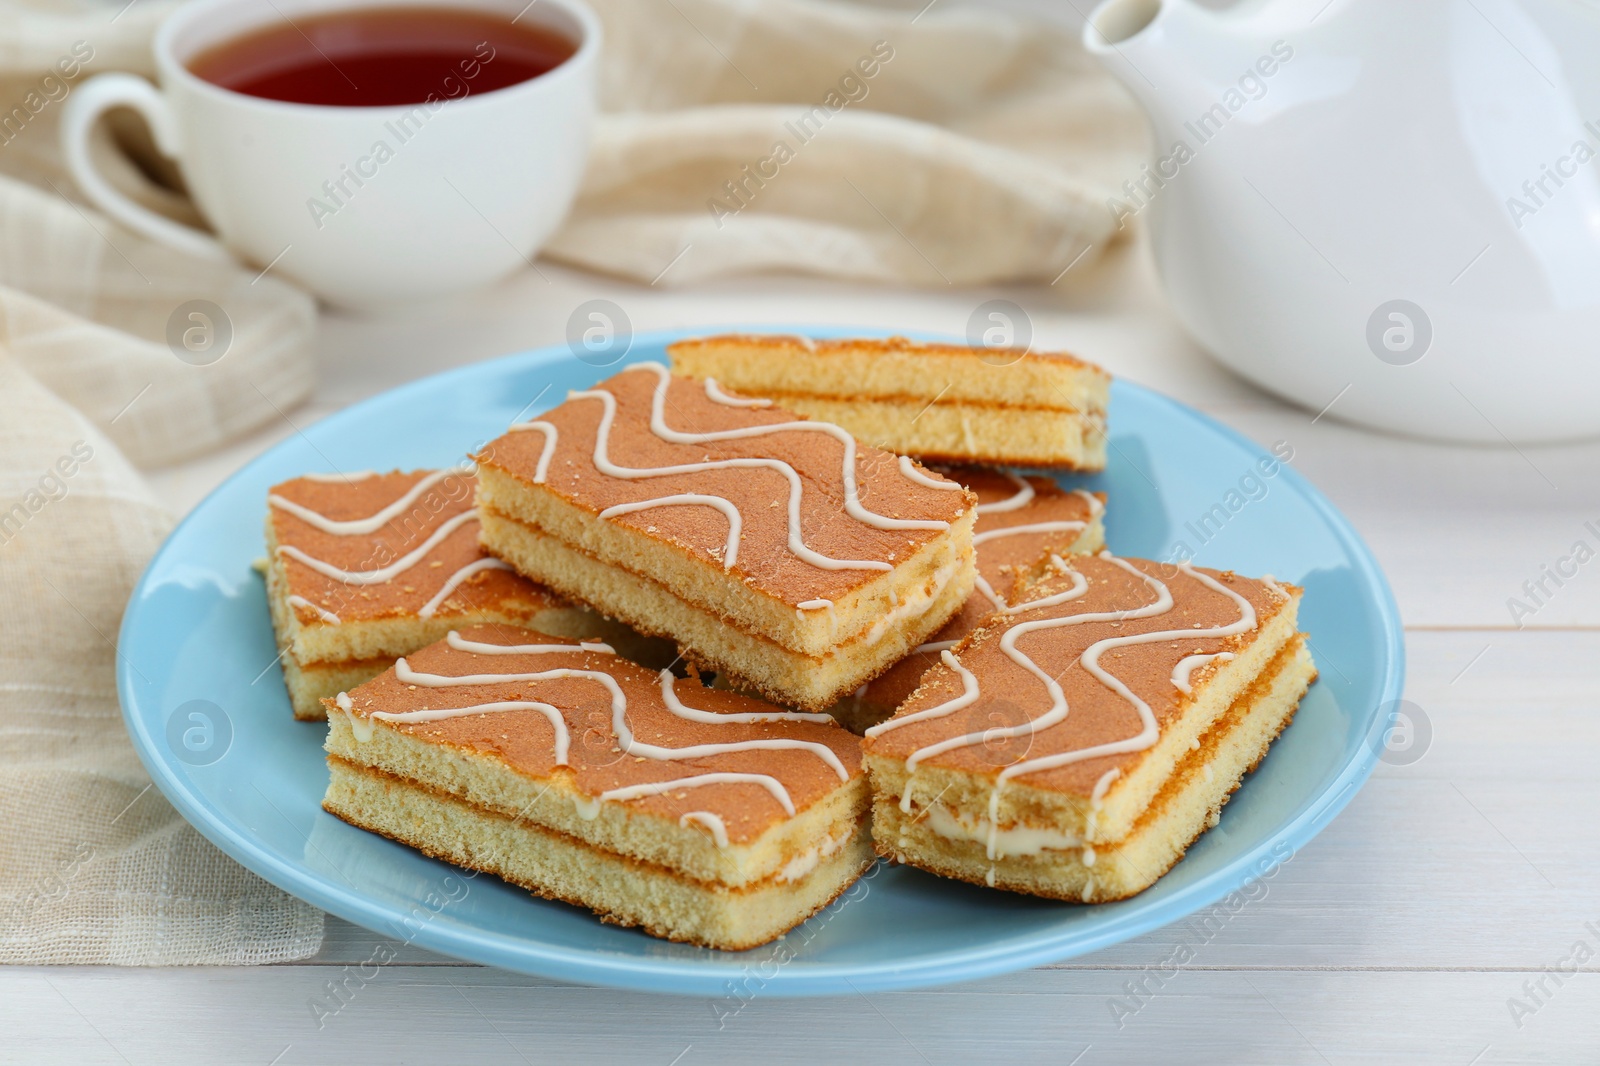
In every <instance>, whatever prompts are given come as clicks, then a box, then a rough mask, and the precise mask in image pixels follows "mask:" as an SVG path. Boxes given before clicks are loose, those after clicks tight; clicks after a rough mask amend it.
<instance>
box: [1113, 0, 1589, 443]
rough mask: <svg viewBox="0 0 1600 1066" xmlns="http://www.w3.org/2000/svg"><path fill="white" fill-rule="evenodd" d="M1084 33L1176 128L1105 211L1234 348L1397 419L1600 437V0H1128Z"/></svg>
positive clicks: (1222, 347) (1450, 431) (1379, 416)
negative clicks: (1142, 227) (1136, 229)
mask: <svg viewBox="0 0 1600 1066" xmlns="http://www.w3.org/2000/svg"><path fill="white" fill-rule="evenodd" d="M1084 43H1085V46H1086V47H1087V48H1088V49H1089V51H1090V52H1091V53H1093V54H1094V55H1096V56H1097V57H1099V59H1100V60H1101V62H1102V63H1103V64H1104V65H1105V66H1106V67H1107V69H1109V70H1110V71H1111V72H1112V73H1114V74H1115V75H1116V76H1117V77H1118V78H1120V79H1121V81H1122V82H1123V84H1124V85H1126V86H1127V88H1128V89H1129V90H1130V91H1131V92H1132V93H1133V95H1134V96H1135V97H1137V98H1138V100H1139V101H1140V102H1141V103H1142V104H1143V105H1144V107H1145V108H1146V110H1147V111H1148V112H1149V115H1150V120H1151V125H1152V129H1153V132H1154V141H1155V158H1154V159H1152V160H1151V162H1150V163H1149V165H1148V166H1146V167H1145V168H1144V169H1143V170H1142V171H1141V172H1140V173H1138V174H1136V175H1130V176H1129V181H1128V183H1127V184H1126V185H1125V186H1124V187H1123V195H1122V196H1120V197H1119V198H1117V199H1114V200H1113V201H1112V202H1111V203H1109V204H1108V205H1107V209H1108V210H1109V211H1111V212H1112V213H1113V214H1115V215H1117V216H1119V217H1123V218H1127V217H1129V216H1138V217H1140V218H1141V219H1143V220H1145V221H1147V222H1148V224H1149V228H1150V233H1151V237H1152V241H1153V244H1154V248H1155V254H1156V260H1157V263H1158V265H1159V268H1160V271H1161V275H1162V278H1163V280H1164V282H1165V284H1166V287H1167V291H1168V294H1169V295H1170V297H1171V300H1172V304H1173V306H1174V308H1175V309H1176V311H1177V314H1178V316H1179V317H1180V318H1181V319H1182V321H1183V322H1184V324H1185V325H1186V326H1187V327H1188V329H1189V330H1190V332H1192V333H1193V334H1194V336H1195V338H1196V339H1197V340H1198V341H1199V342H1200V343H1201V344H1202V345H1203V346H1204V347H1205V348H1207V349H1208V350H1210V351H1211V352H1212V353H1213V354H1215V355H1216V357H1217V358H1218V359H1220V360H1222V361H1223V362H1224V363H1226V364H1227V365H1228V366H1230V367H1232V368H1234V369H1235V370H1237V371H1239V372H1240V373H1241V374H1244V375H1245V376H1247V377H1249V378H1251V379H1252V380H1254V381H1256V382H1258V383H1259V384H1261V385H1262V386H1264V387H1265V388H1267V389H1270V390H1271V391H1273V392H1275V393H1278V394H1280V395H1282V396H1285V397H1288V398H1291V399H1293V400H1296V401H1298V402H1300V403H1301V404H1304V405H1305V406H1307V407H1308V408H1310V409H1311V410H1313V411H1322V410H1326V411H1327V414H1328V416H1329V417H1337V418H1342V419H1345V420H1348V421H1352V422H1358V423H1361V424H1363V425H1367V426H1372V427H1375V428H1379V429H1384V430H1389V431H1392V432H1397V433H1406V434H1416V435H1421V436H1427V437H1437V438H1445V439H1451V440H1462V441H1485V442H1497V443H1498V442H1505V441H1518V442H1526V441H1541V440H1552V439H1559V438H1568V437H1578V436H1586V435H1593V434H1600V6H1597V5H1594V4H1585V3H1571V2H1564V0H1399V2H1397V0H1258V2H1247V3H1245V4H1242V5H1240V6H1239V7H1236V8H1233V9H1230V10H1227V11H1221V12H1218V11H1211V10H1207V9H1205V8H1201V7H1199V6H1197V5H1196V4H1195V3H1193V2H1192V0H1107V2H1105V3H1102V4H1101V5H1100V6H1099V7H1097V8H1096V9H1095V10H1094V12H1093V14H1091V15H1090V16H1089V20H1088V24H1087V25H1086V26H1085V28H1084Z"/></svg>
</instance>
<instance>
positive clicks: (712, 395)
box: [706, 378, 772, 407]
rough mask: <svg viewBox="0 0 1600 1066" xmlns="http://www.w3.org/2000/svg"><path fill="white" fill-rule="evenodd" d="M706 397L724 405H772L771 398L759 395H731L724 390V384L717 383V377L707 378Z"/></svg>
mask: <svg viewBox="0 0 1600 1066" xmlns="http://www.w3.org/2000/svg"><path fill="white" fill-rule="evenodd" d="M706 399H708V400H710V401H711V402H712V403H720V404H722V405H723V406H724V407H771V406H772V401H771V400H763V399H761V398H759V397H750V398H746V397H743V396H729V395H728V394H727V393H725V392H723V391H722V386H721V385H718V384H717V379H716V378H706Z"/></svg>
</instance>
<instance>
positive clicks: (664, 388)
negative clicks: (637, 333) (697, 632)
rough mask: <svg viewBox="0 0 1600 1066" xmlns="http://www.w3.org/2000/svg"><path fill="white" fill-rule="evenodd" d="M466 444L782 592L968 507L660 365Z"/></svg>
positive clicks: (907, 552) (840, 591) (532, 481)
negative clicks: (485, 441) (486, 440)
mask: <svg viewBox="0 0 1600 1066" xmlns="http://www.w3.org/2000/svg"><path fill="white" fill-rule="evenodd" d="M477 458H478V461H479V462H480V463H481V464H483V465H484V466H485V467H488V468H492V469H496V470H499V471H501V472H503V473H505V474H507V475H509V476H511V477H514V478H516V479H517V480H518V481H520V482H521V483H522V484H523V485H525V486H527V487H533V486H536V485H539V486H542V487H543V489H544V490H545V491H547V492H549V493H552V494H554V495H555V496H557V497H558V498H560V499H562V500H564V501H566V502H567V503H569V504H571V505H573V506H575V507H578V508H581V509H582V510H585V511H588V512H589V513H591V514H594V515H596V516H598V517H600V518H602V519H605V520H607V521H611V522H615V523H617V524H618V525H621V526H625V527H627V528H629V529H631V530H633V531H635V532H637V533H642V534H645V535H647V536H651V537H654V538H656V539H658V540H660V541H665V542H668V543H672V544H675V545H677V546H678V547H679V548H681V549H682V550H683V551H684V552H685V553H686V554H688V555H690V556H692V557H696V558H698V559H700V560H702V561H703V562H706V563H709V564H711V565H713V566H715V567H718V568H720V569H722V570H723V571H725V572H726V573H728V574H729V575H730V576H731V577H733V578H735V579H738V580H743V581H745V582H747V583H748V584H749V585H750V587H752V588H754V589H757V590H759V591H762V592H765V593H766V594H768V595H770V596H773V597H775V598H777V599H780V600H782V601H784V602H787V603H790V604H793V605H795V606H801V605H804V604H807V603H815V602H818V601H822V600H828V601H832V600H836V599H838V598H840V597H842V596H843V595H844V594H846V593H848V592H851V591H852V590H854V589H856V588H858V587H860V586H861V585H863V584H866V583H867V582H868V581H870V580H872V579H873V578H874V577H876V576H877V575H878V574H879V573H881V572H884V571H888V570H891V569H893V568H894V567H895V566H896V565H897V564H899V563H902V562H904V561H905V560H906V559H907V558H909V557H910V556H911V555H912V554H913V553H915V552H916V551H917V550H918V549H919V548H921V547H922V546H923V545H924V544H926V543H928V542H929V541H932V540H935V539H937V538H939V537H942V536H944V535H945V533H946V532H947V531H948V530H949V528H950V526H951V524H952V523H954V522H955V521H956V520H957V519H959V518H961V517H962V516H963V515H965V514H966V512H967V511H968V510H969V508H971V506H972V497H971V496H970V494H968V493H967V492H965V491H964V490H962V488H961V486H959V485H957V484H955V483H954V482H952V481H949V480H947V479H945V478H942V477H940V476H939V475H937V474H933V473H931V472H929V471H928V470H926V469H925V468H923V467H921V466H919V465H918V464H916V463H914V462H913V461H912V460H910V459H904V458H901V457H899V456H895V455H892V454H890V453H889V452H885V451H881V450H880V449H877V448H873V447H871V446H869V445H866V444H862V443H860V442H858V441H856V439H855V438H854V437H852V436H850V434H848V433H846V432H845V431H844V430H842V429H840V428H839V427H837V426H834V425H832V424H830V423H826V422H815V421H810V420H807V419H804V418H802V417H801V416H799V415H795V414H792V413H790V412H788V411H785V410H783V409H782V408H779V407H775V406H772V405H771V403H770V401H767V400H757V399H748V398H744V397H738V396H733V395H731V394H729V393H726V392H724V391H723V390H722V389H720V388H719V387H718V386H717V385H716V384H715V383H714V382H709V381H695V380H693V379H690V378H684V377H674V376H672V375H671V374H669V373H668V371H667V369H666V368H665V367H663V366H661V365H660V364H658V363H640V364H637V365H635V366H632V367H629V368H628V369H627V370H625V371H623V372H622V373H619V374H617V375H616V376H614V377H612V378H610V379H609V380H607V381H604V382H601V383H600V384H599V385H597V386H595V387H594V388H593V389H588V390H585V391H581V392H574V393H572V394H571V396H570V397H569V398H568V399H567V401H566V402H565V403H563V404H561V405H560V406H558V407H556V408H555V409H554V410H551V411H549V412H547V413H546V414H544V415H542V416H540V417H539V418H538V419H536V420H534V421H531V422H525V423H521V424H520V425H518V426H516V427H513V428H512V431H511V432H508V433H506V434H505V435H504V436H502V437H500V438H499V439H497V440H495V441H492V442H490V444H489V445H488V446H487V447H485V448H484V450H483V452H482V453H481V454H480V455H479V456H478V457H477Z"/></svg>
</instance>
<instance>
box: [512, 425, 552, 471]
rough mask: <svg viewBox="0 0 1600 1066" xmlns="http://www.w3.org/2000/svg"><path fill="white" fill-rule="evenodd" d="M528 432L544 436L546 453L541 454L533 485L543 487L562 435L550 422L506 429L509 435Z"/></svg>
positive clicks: (535, 469) (535, 468)
mask: <svg viewBox="0 0 1600 1066" xmlns="http://www.w3.org/2000/svg"><path fill="white" fill-rule="evenodd" d="M527 430H537V431H539V432H540V433H543V434H544V451H542V452H540V453H539V463H538V465H537V466H535V467H534V468H533V483H534V484H535V485H543V484H544V478H545V475H546V474H548V473H549V472H550V457H551V456H553V455H555V453H556V441H558V440H560V439H561V434H560V432H559V431H558V430H557V429H556V427H555V426H553V425H551V424H550V423H549V422H541V421H538V420H535V421H532V422H514V423H512V424H511V425H509V426H507V427H506V431H507V432H509V433H521V432H525V431H527Z"/></svg>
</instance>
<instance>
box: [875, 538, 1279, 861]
mask: <svg viewBox="0 0 1600 1066" xmlns="http://www.w3.org/2000/svg"><path fill="white" fill-rule="evenodd" d="M1101 558H1103V559H1105V560H1107V561H1108V562H1111V563H1114V564H1116V565H1117V566H1119V567H1121V568H1122V569H1124V570H1126V571H1127V572H1128V573H1130V574H1132V575H1133V576H1135V577H1137V578H1139V579H1140V580H1141V581H1143V582H1144V583H1145V585H1146V586H1147V587H1149V588H1150V589H1151V591H1152V592H1154V594H1155V600H1154V601H1153V602H1151V603H1148V604H1146V605H1144V606H1143V607H1137V608H1133V609H1131V610H1125V611H1095V612H1088V613H1085V614H1078V615H1068V616H1065V617H1060V618H1038V619H1030V620H1028V621H1025V622H1019V623H1017V624H1016V625H1014V626H1012V627H1011V628H1010V629H1008V630H1007V631H1006V633H1005V635H1004V636H1003V637H1001V639H1000V648H1001V650H1002V651H1003V652H1004V653H1005V654H1006V656H1007V657H1009V658H1010V659H1011V660H1012V661H1013V662H1015V663H1016V664H1017V665H1018V666H1020V667H1022V668H1023V669H1024V670H1027V671H1028V672H1029V673H1031V674H1033V675H1034V676H1035V677H1037V678H1038V679H1039V680H1040V682H1041V683H1042V684H1043V685H1044V686H1045V691H1046V692H1047V693H1048V694H1049V696H1050V708H1049V710H1047V711H1046V712H1045V713H1044V714H1042V715H1040V716H1039V717H1037V718H1033V719H1030V720H1029V721H1027V722H1025V723H1023V724H1022V725H1018V726H1009V727H1001V728H994V729H987V730H984V731H982V732H978V733H967V734H964V735H962V736H958V737H951V738H948V739H946V740H942V741H938V742H936V743H933V744H929V745H927V746H925V747H922V748H919V749H917V750H916V751H914V752H912V753H911V754H910V755H909V756H908V757H907V758H906V772H907V775H908V776H907V780H906V784H905V788H904V792H903V795H902V796H901V810H903V811H906V812H908V813H909V811H910V810H911V779H910V775H912V774H915V772H916V767H917V764H918V763H919V762H921V761H922V760H924V759H928V758H931V757H933V756H935V755H939V754H941V753H943V752H946V751H953V750H955V749H956V748H962V747H970V746H972V745H975V744H981V743H984V742H986V741H993V740H995V739H1000V738H1015V737H1022V736H1028V735H1030V734H1038V733H1041V732H1043V731H1044V730H1046V729H1049V728H1051V727H1053V726H1055V725H1058V724H1060V723H1061V722H1063V721H1065V720H1066V718H1067V713H1068V706H1067V699H1066V694H1065V693H1064V692H1062V690H1061V685H1060V684H1059V682H1057V681H1056V679H1055V678H1054V677H1052V676H1051V675H1050V674H1048V673H1046V672H1045V671H1044V670H1043V669H1041V668H1040V667H1039V665H1038V664H1037V663H1035V662H1034V661H1033V659H1032V658H1030V657H1029V656H1028V655H1027V653H1025V652H1023V651H1022V650H1021V649H1020V648H1018V647H1017V643H1016V642H1017V640H1018V638H1020V637H1022V636H1025V635H1027V634H1028V633H1032V632H1036V631H1041V630H1046V629H1059V628H1062V627H1065V626H1072V625H1082V624H1084V623H1087V622H1122V621H1127V620H1129V619H1135V618H1154V617H1157V616H1160V615H1163V614H1166V613H1168V612H1169V611H1171V610H1172V606H1173V600H1172V592H1171V590H1170V589H1169V588H1168V587H1167V586H1166V585H1165V584H1164V583H1163V582H1161V581H1159V580H1157V579H1156V578H1154V577H1151V576H1150V575H1148V574H1146V573H1144V572H1143V571H1141V570H1139V569H1137V568H1135V567H1133V566H1131V565H1129V564H1128V563H1126V562H1124V561H1123V560H1121V559H1118V558H1116V557H1115V556H1112V555H1110V554H1109V553H1107V554H1103V555H1102V556H1101ZM1178 569H1179V570H1180V571H1182V572H1183V573H1184V574H1186V575H1188V576H1189V577H1191V578H1194V579H1195V580H1196V581H1198V582H1200V583H1201V584H1203V585H1205V586H1206V587H1207V588H1210V589H1211V590H1213V591H1215V592H1218V593H1221V594H1222V595H1224V596H1227V597H1228V598H1229V599H1231V600H1233V602H1234V604H1235V605H1236V606H1237V607H1238V608H1239V618H1238V620H1237V621H1234V622H1230V623H1229V624H1227V625H1224V626H1215V627H1212V628H1210V629H1168V630H1156V631H1152V632H1149V633H1138V634H1133V635H1129V636H1118V637H1106V638H1105V639H1103V640H1098V641H1096V642H1095V643H1093V644H1091V645H1090V646H1089V647H1088V648H1086V649H1084V651H1083V654H1082V655H1080V656H1079V659H1078V661H1079V663H1080V664H1081V665H1082V666H1083V668H1084V669H1085V670H1086V671H1088V673H1089V674H1090V675H1091V676H1093V677H1094V678H1095V679H1096V680H1097V681H1099V682H1100V683H1101V684H1102V685H1104V686H1105V687H1106V688H1109V689H1110V690H1111V691H1113V692H1115V693H1116V694H1117V695H1118V696H1121V697H1122V698H1123V699H1124V700H1126V701H1127V702H1128V703H1129V704H1131V705H1132V706H1133V708H1134V710H1135V711H1137V712H1138V715H1139V720H1140V730H1139V732H1138V733H1137V734H1135V735H1134V736H1132V737H1128V738H1125V739H1123V740H1116V741H1110V742H1107V743H1104V744H1096V745H1093V746H1091V747H1087V748H1078V749H1075V750H1073V751H1065V752H1058V753H1056V754H1053V755H1042V756H1039V757H1037V758H1034V759H1024V760H1022V761H1021V762H1017V763H1013V764H1012V765H1010V766H1008V767H1006V768H1005V769H1004V770H1002V771H1001V772H1000V774H999V775H998V777H997V778H996V780H995V787H994V790H993V791H992V792H991V793H990V796H989V819H988V820H989V825H990V827H991V833H992V832H994V831H996V829H997V826H998V818H999V802H1000V790H1001V788H1002V787H1003V786H1004V785H1005V782H1006V781H1008V780H1010V779H1012V778H1015V777H1021V776H1024V775H1026V774H1031V773H1036V772H1038V771H1040V770H1052V769H1055V768H1057V767H1060V766H1066V765H1068V764H1070V763H1075V762H1081V761H1083V760H1085V759H1094V758H1099V757H1100V756H1103V755H1118V754H1125V753H1129V752H1135V751H1143V750H1145V749H1147V748H1150V747H1152V746H1153V745H1154V744H1155V743H1156V741H1157V739H1159V737H1160V727H1159V725H1158V723H1157V722H1156V719H1155V714H1154V712H1153V711H1152V710H1151V709H1150V706H1149V704H1147V703H1146V702H1145V701H1144V700H1142V699H1141V698H1139V696H1138V695H1137V694H1135V693H1134V692H1133V691H1132V690H1131V689H1129V688H1128V686H1127V685H1126V684H1124V683H1123V682H1122V681H1121V679H1119V678H1117V677H1116V676H1114V675H1113V674H1111V673H1110V672H1108V671H1107V670H1105V669H1104V668H1103V667H1102V666H1101V665H1100V656H1101V655H1102V654H1104V653H1105V652H1106V651H1108V650H1110V649H1112V648H1121V647H1128V646H1131V645H1136V644H1152V643H1159V642H1161V641H1167V640H1177V639H1188V638H1194V637H1220V636H1235V635H1238V634H1242V633H1248V632H1250V631H1251V630H1253V629H1254V628H1255V626H1256V613H1255V608H1254V607H1253V606H1252V605H1251V603H1250V601H1249V600H1247V599H1245V598H1244V597H1243V596H1241V595H1239V594H1238V593H1237V592H1234V591H1233V590H1232V589H1230V588H1228V587H1227V586H1225V585H1223V584H1221V583H1220V582H1218V581H1216V580H1215V579H1214V578H1212V577H1211V576H1210V575H1208V574H1203V573H1200V572H1199V571H1197V570H1195V569H1194V568H1193V567H1191V566H1189V565H1187V564H1181V565H1180V566H1179V567H1178ZM1068 572H1069V573H1071V574H1072V575H1073V578H1074V582H1073V587H1072V588H1071V589H1068V590H1067V591H1066V592H1063V593H1058V594H1057V595H1055V596H1051V597H1048V598H1047V599H1046V600H1040V601H1035V602H1034V603H1025V604H1022V605H1019V606H1021V607H1022V608H1023V609H1035V608H1038V607H1041V606H1048V605H1051V604H1053V603H1061V602H1066V601H1068V600H1072V599H1077V598H1079V597H1081V596H1083V595H1084V594H1085V593H1086V592H1087V591H1088V581H1087V580H1086V579H1085V578H1084V577H1083V575H1082V574H1079V573H1078V572H1077V571H1068ZM944 655H945V656H949V657H950V660H954V658H955V657H954V656H953V655H950V653H949V652H945V653H944ZM947 665H951V666H952V667H953V668H955V669H956V670H957V673H958V674H959V675H960V676H961V680H962V693H961V694H960V695H959V696H956V697H954V698H952V699H950V700H947V701H946V702H945V703H942V704H940V705H938V706H936V707H931V708H929V709H927V710H926V711H921V712H918V713H917V714H914V715H908V716H907V717H905V718H895V719H890V720H889V721H887V722H884V723H882V724H881V725H878V726H875V727H874V728H873V729H872V730H869V731H868V736H878V735H881V734H883V733H886V732H888V731H889V730H891V729H897V728H899V727H901V726H903V725H908V724H910V723H911V722H913V721H921V720H926V719H928V718H935V717H943V716H944V715H946V714H952V713H954V712H955V711H956V710H959V709H961V708H962V707H965V706H968V705H969V704H971V703H972V702H973V701H974V700H976V699H977V697H978V682H977V680H976V678H975V677H973V675H972V674H971V673H970V672H969V671H967V670H966V669H965V668H963V667H960V666H959V664H958V663H954V662H947ZM1106 784H1107V785H1109V784H1110V781H1109V779H1108V780H1107V781H1106ZM990 852H991V854H990V856H989V857H990V858H991V859H992V858H994V857H995V855H994V854H993V852H994V847H993V844H992V843H991V846H990Z"/></svg>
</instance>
